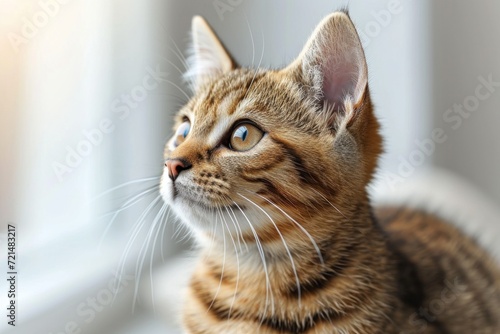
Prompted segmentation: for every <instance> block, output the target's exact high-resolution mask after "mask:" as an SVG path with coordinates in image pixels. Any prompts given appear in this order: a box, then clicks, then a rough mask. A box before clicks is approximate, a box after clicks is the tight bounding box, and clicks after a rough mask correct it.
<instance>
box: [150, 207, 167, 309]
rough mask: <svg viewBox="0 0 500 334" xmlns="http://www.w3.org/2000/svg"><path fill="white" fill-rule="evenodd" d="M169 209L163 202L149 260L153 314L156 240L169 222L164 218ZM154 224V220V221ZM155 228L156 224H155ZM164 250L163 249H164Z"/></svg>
mask: <svg viewBox="0 0 500 334" xmlns="http://www.w3.org/2000/svg"><path fill="white" fill-rule="evenodd" d="M166 211H167V205H166V204H163V205H162V207H161V209H160V212H161V215H160V219H159V226H158V229H157V230H156V234H155V237H154V239H153V246H152V247H151V260H150V261H149V278H150V284H151V305H152V307H153V314H156V305H155V294H154V282H153V260H154V252H155V249H156V241H157V240H158V235H159V234H160V231H161V230H162V226H161V225H163V226H166V225H167V222H166V221H164V220H163V218H165V212H166ZM153 224H154V222H153ZM153 228H154V225H153ZM162 251H163V250H162Z"/></svg>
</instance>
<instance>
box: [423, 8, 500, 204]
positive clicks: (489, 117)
mask: <svg viewBox="0 0 500 334" xmlns="http://www.w3.org/2000/svg"><path fill="white" fill-rule="evenodd" d="M432 13H433V15H432V32H433V33H432V46H433V49H432V59H433V71H432V81H431V82H432V84H433V89H432V90H433V108H432V109H433V113H434V117H433V121H434V126H436V127H442V128H443V129H446V134H447V136H448V137H449V139H448V140H447V141H446V142H445V143H444V144H442V145H440V146H438V147H437V151H436V155H435V160H434V161H435V163H436V165H438V166H442V167H445V168H448V169H450V170H453V171H454V172H456V173H458V174H459V175H461V176H462V177H465V178H466V179H467V180H469V181H470V182H471V183H473V184H474V185H476V186H477V187H479V188H480V189H481V191H483V192H484V193H485V194H487V195H488V196H490V197H492V198H493V199H494V201H495V203H496V204H497V206H499V205H500V131H499V127H500V87H496V88H495V91H494V92H493V93H492V94H491V96H490V97H489V98H486V99H485V100H484V101H483V100H480V104H479V106H478V107H477V109H475V110H473V111H472V112H468V111H467V110H465V112H466V114H465V115H466V116H459V117H460V118H461V119H462V121H461V123H458V122H459V121H453V122H446V121H445V120H444V118H443V117H445V115H446V114H445V113H446V112H447V110H448V109H450V108H453V106H454V105H455V104H463V103H464V101H465V100H466V99H467V98H468V97H469V99H470V98H471V97H472V99H474V98H473V96H474V95H475V93H476V92H475V90H476V88H477V87H478V85H480V81H479V80H478V77H480V76H482V77H484V78H488V76H490V75H491V76H492V78H493V80H494V81H495V82H500V20H499V17H498V16H499V13H500V2H499V1H496V0H481V1H467V0H442V1H434V2H432ZM481 92H483V93H485V92H487V91H485V90H481ZM468 102H470V101H468ZM467 114H470V115H469V116H467ZM448 115H449V114H448ZM453 115H454V117H457V116H458V115H460V114H458V113H454V114H453ZM452 126H455V127H456V129H454V128H452Z"/></svg>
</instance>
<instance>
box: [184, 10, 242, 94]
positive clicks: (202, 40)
mask: <svg viewBox="0 0 500 334" xmlns="http://www.w3.org/2000/svg"><path fill="white" fill-rule="evenodd" d="M191 29H192V31H191V34H192V45H191V48H190V50H189V51H190V55H189V57H188V70H187V72H186V73H185V74H184V78H185V79H187V80H188V81H189V82H190V83H191V86H192V87H193V89H194V90H195V91H196V90H197V89H198V88H199V87H200V86H201V85H203V84H204V83H205V82H207V81H208V80H211V79H213V78H215V77H217V76H220V75H222V74H224V73H227V72H229V71H231V70H232V69H234V68H235V63H234V61H233V59H232V57H231V56H230V55H229V53H228V52H227V51H226V49H225V48H224V46H223V45H222V43H221V41H220V40H219V39H218V38H217V36H216V35H215V33H214V31H213V30H212V29H211V28H210V26H209V25H208V23H207V21H205V19H203V18H202V17H201V16H195V17H193V21H192V28H191Z"/></svg>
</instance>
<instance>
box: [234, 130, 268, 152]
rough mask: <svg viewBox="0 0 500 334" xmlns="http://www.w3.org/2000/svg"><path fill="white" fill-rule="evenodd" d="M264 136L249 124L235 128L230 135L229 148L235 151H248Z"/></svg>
mask: <svg viewBox="0 0 500 334" xmlns="http://www.w3.org/2000/svg"><path fill="white" fill-rule="evenodd" d="M263 136H264V133H263V132H262V130H260V129H259V128H257V127H256V126H255V125H252V124H250V123H243V124H239V125H238V126H236V127H235V128H234V130H233V133H232V134H231V139H230V141H229V147H230V148H231V149H233V150H235V151H248V150H249V149H251V148H252V147H254V146H255V145H257V143H258V142H259V141H260V140H261V138H262V137H263Z"/></svg>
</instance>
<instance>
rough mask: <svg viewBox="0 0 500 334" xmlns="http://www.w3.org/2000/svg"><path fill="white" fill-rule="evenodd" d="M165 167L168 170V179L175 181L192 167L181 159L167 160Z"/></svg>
mask: <svg viewBox="0 0 500 334" xmlns="http://www.w3.org/2000/svg"><path fill="white" fill-rule="evenodd" d="M165 167H167V169H168V176H169V177H170V179H171V180H172V181H175V179H177V177H178V176H179V174H180V173H181V172H182V171H183V170H186V169H189V168H191V167H192V165H191V164H190V163H189V162H187V161H186V160H183V159H168V160H167V161H166V162H165Z"/></svg>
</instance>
